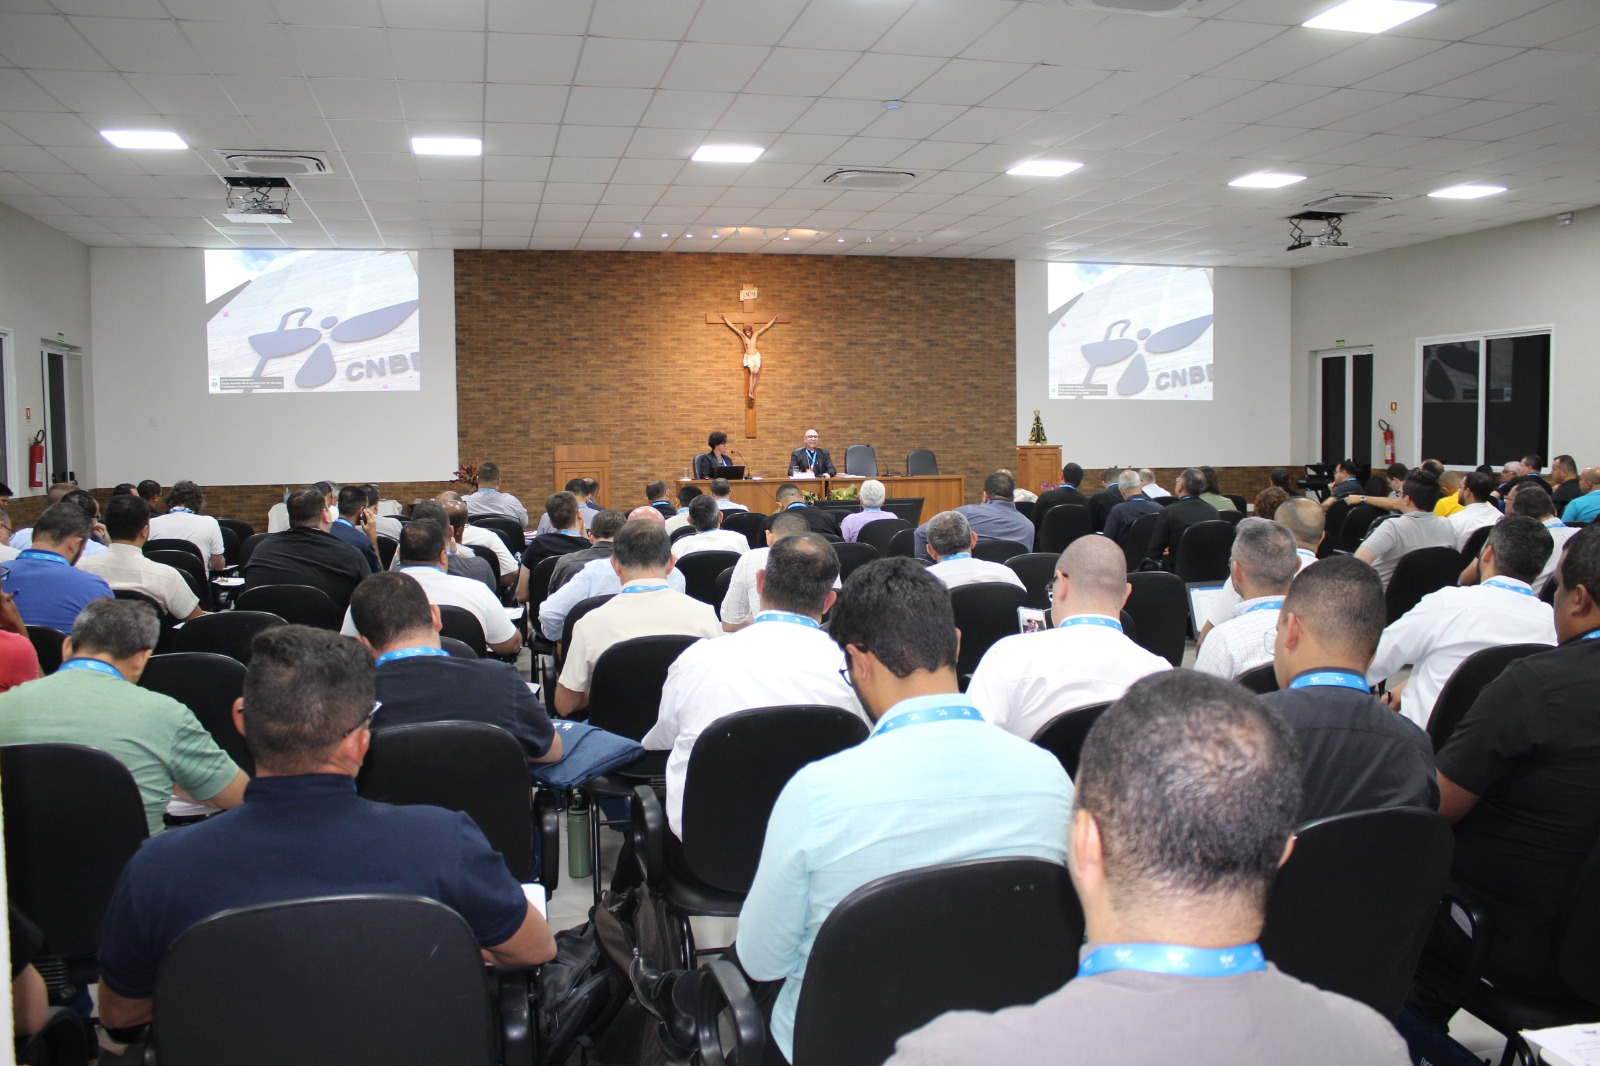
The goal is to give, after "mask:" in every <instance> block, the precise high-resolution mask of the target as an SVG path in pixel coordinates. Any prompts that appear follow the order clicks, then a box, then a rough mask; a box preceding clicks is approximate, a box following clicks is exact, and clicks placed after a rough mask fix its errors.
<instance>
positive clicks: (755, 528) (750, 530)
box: [722, 511, 767, 548]
mask: <svg viewBox="0 0 1600 1066" xmlns="http://www.w3.org/2000/svg"><path fill="white" fill-rule="evenodd" d="M722 528H723V529H731V530H733V531H734V532H735V533H743V534H744V539H745V540H748V541H749V542H750V547H752V548H765V547H766V546H767V516H766V515H764V514H757V513H756V512H754V511H730V512H729V513H727V514H725V515H723V516H722Z"/></svg>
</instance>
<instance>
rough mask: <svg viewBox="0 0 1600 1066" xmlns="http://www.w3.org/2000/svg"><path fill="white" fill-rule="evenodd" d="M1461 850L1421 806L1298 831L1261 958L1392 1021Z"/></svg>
mask: <svg viewBox="0 0 1600 1066" xmlns="http://www.w3.org/2000/svg"><path fill="white" fill-rule="evenodd" d="M1453 846H1454V845H1453V838H1452V837H1451V833H1450V824H1449V823H1448V822H1446V821H1445V820H1444V819H1443V818H1441V817H1439V815H1437V814H1435V813H1434V812H1433V811H1430V810H1425V809H1423V808H1420V807H1391V808H1389V809H1387V810H1375V811H1356V812H1353V813H1349V814H1337V815H1334V816H1332V817H1330V818H1321V819H1318V820H1317V821H1314V822H1308V823H1307V824H1305V825H1302V826H1299V827H1298V828H1297V829H1295V840H1294V851H1293V853H1291V854H1290V856H1289V861H1288V862H1286V863H1285V864H1284V865H1283V868H1282V869H1280V870H1279V871H1278V879H1277V882H1276V884H1274V885H1273V887H1272V894H1271V896H1270V897H1269V898H1268V901H1267V921H1266V926H1265V927H1264V928H1263V929H1262V931H1261V937H1260V943H1261V950H1262V951H1263V952H1264V953H1265V954H1266V956H1267V958H1268V959H1269V960H1271V961H1272V962H1273V963H1275V964H1276V965H1277V967H1278V968H1279V969H1280V970H1282V971H1283V972H1284V973H1286V974H1289V975H1290V976H1291V977H1298V978H1300V980H1302V981H1306V982H1309V983H1310V984H1313V985H1316V986H1317V987H1318V988H1322V989H1326V990H1327V991H1329V992H1337V993H1339V994H1340V995H1344V996H1349V997H1350V998H1351V999H1355V1000H1359V1001H1360V1002H1362V1003H1365V1004H1366V1005H1367V1006H1369V1007H1371V1008H1372V1009H1373V1010H1375V1011H1377V1012H1378V1013H1379V1014H1381V1015H1383V1016H1384V1017H1385V1018H1393V1017H1394V1016H1395V1015H1396V1014H1398V1013H1399V1012H1400V1008H1401V1007H1402V1006H1403V1005H1404V1004H1405V1000H1406V995H1407V993H1408V992H1409V991H1410V989H1411V979H1412V975H1413V974H1414V973H1415V972H1416V969H1417V960H1418V959H1419V958H1420V957H1421V955H1422V946H1423V944H1424V943H1425V942H1426V941H1427V938H1428V929H1429V927H1430V926H1431V925H1432V924H1433V917H1434V914H1435V912H1436V911H1437V910H1438V909H1439V898H1440V896H1441V894H1442V893H1443V891H1444V884H1445V876H1446V875H1447V874H1448V873H1449V872H1450V857H1451V852H1452V850H1453Z"/></svg>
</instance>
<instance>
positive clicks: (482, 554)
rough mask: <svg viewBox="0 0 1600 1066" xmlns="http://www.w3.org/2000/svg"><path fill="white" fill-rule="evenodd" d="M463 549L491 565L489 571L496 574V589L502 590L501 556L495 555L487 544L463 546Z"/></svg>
mask: <svg viewBox="0 0 1600 1066" xmlns="http://www.w3.org/2000/svg"><path fill="white" fill-rule="evenodd" d="M461 547H462V548H464V549H466V550H467V551H469V552H471V553H472V554H473V555H476V556H477V557H478V558H480V559H482V560H483V561H484V562H486V563H488V564H489V571H490V573H492V574H494V587H495V589H496V590H498V589H499V588H500V556H498V555H496V554H495V553H494V549H493V548H491V547H489V546H488V545H486V544H462V545H461Z"/></svg>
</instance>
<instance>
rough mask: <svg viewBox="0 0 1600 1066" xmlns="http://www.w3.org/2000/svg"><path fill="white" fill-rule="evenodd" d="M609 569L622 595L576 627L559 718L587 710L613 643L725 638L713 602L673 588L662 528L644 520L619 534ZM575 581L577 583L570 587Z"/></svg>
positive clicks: (559, 688)
mask: <svg viewBox="0 0 1600 1066" xmlns="http://www.w3.org/2000/svg"><path fill="white" fill-rule="evenodd" d="M590 565H591V566H592V565H594V564H592V563H591V564H590ZM610 565H611V566H613V567H615V568H616V571H617V577H618V579H619V580H620V583H621V585H622V590H621V591H620V592H619V593H618V594H617V595H615V596H613V597H612V598H611V599H610V600H609V601H607V602H606V603H604V604H602V605H601V606H599V607H597V608H595V609H594V610H592V611H590V612H589V613H588V614H586V615H584V616H583V617H582V618H581V619H579V620H578V623H577V625H575V626H573V629H572V646H571V647H570V648H568V649H567V659H566V663H565V664H564V665H563V666H562V667H561V677H560V678H559V679H558V680H557V682H556V698H555V707H556V713H557V714H560V715H561V716H562V717H569V716H570V715H571V714H572V713H573V712H574V711H579V710H582V709H583V708H584V707H586V706H588V703H589V688H590V685H591V683H592V682H593V680H594V667H595V663H596V661H598V660H599V658H600V655H601V653H603V652H604V651H605V650H606V649H607V648H609V647H611V646H612V645H613V644H618V643H621V642H622V641H624V640H629V639H631V638H633V637H649V636H657V635H663V634H682V635H684V636H690V637H715V636H720V635H721V633H722V627H721V626H719V625H718V624H717V612H716V611H714V610H712V608H711V605H710V604H709V603H701V602H700V601H699V600H697V599H694V598H693V597H690V596H686V595H684V594H683V593H681V592H678V591H676V590H675V589H673V588H671V587H670V586H669V585H668V583H667V574H668V573H669V572H670V571H671V570H672V551H671V545H670V544H669V543H668V541H667V531H666V528H665V527H664V526H663V524H662V523H659V522H653V521H649V520H646V519H640V520H637V521H630V522H629V523H628V524H627V525H625V526H623V527H622V528H621V529H620V530H618V531H617V535H616V537H615V539H614V540H613V541H612V553H611V559H610ZM580 574H581V571H580ZM576 581H577V578H573V580H572V581H571V582H568V584H573V583H575V582H576ZM562 591H565V589H563V590H562Z"/></svg>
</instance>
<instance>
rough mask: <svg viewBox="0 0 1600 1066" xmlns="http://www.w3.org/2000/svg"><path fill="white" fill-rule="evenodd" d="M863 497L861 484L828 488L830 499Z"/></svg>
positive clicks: (856, 498)
mask: <svg viewBox="0 0 1600 1066" xmlns="http://www.w3.org/2000/svg"><path fill="white" fill-rule="evenodd" d="M860 498H861V486H860V485H841V486H839V487H838V488H833V489H829V490H828V499H830V500H858V499H860Z"/></svg>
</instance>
